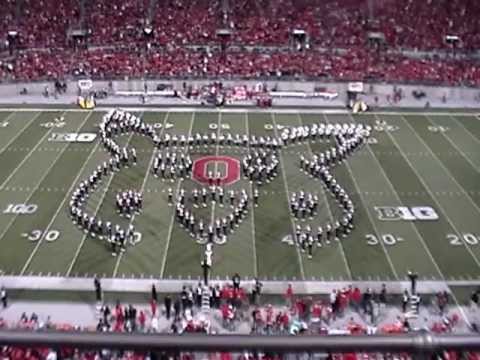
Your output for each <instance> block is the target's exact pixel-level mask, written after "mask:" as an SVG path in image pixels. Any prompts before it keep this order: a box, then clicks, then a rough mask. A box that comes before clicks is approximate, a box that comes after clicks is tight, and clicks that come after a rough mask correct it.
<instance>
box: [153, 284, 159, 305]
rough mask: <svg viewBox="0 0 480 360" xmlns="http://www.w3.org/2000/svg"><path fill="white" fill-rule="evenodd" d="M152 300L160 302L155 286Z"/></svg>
mask: <svg viewBox="0 0 480 360" xmlns="http://www.w3.org/2000/svg"><path fill="white" fill-rule="evenodd" d="M152 300H155V302H158V295H157V288H156V287H155V284H152Z"/></svg>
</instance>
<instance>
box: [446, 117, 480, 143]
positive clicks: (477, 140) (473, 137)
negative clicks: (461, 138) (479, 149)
mask: <svg viewBox="0 0 480 360" xmlns="http://www.w3.org/2000/svg"><path fill="white" fill-rule="evenodd" d="M454 115H457V114H454ZM450 118H451V119H452V120H453V121H455V122H456V123H457V124H458V125H459V126H460V127H462V128H463V130H465V132H466V133H467V134H468V135H469V136H470V137H471V138H472V139H473V140H475V141H476V142H478V143H479V144H480V140H479V139H478V138H477V137H476V136H475V135H474V134H473V133H472V132H471V131H470V130H468V129H467V128H466V127H465V125H463V124H462V122H461V121H460V120H459V119H458V118H457V117H453V116H452V115H450ZM475 119H476V120H477V121H478V117H475Z"/></svg>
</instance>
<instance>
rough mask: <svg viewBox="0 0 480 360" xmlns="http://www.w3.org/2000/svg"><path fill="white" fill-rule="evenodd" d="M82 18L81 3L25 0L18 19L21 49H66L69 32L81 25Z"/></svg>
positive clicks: (65, 0)
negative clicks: (71, 28)
mask: <svg viewBox="0 0 480 360" xmlns="http://www.w3.org/2000/svg"><path fill="white" fill-rule="evenodd" d="M79 16H80V9H79V6H78V1H77V0H55V1H52V0H24V1H23V2H22V7H21V12H20V16H19V18H18V25H19V26H18V29H19V30H20V32H19V33H20V37H19V43H20V46H21V47H26V48H48V47H63V46H66V45H67V43H66V41H67V37H66V34H67V30H68V29H69V27H74V26H76V25H78V23H79V20H80V18H79Z"/></svg>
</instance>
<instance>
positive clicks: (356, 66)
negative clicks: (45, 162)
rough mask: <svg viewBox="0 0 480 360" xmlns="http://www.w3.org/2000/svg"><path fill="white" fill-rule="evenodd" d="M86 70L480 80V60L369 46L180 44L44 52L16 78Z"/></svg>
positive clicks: (26, 61)
mask: <svg viewBox="0 0 480 360" xmlns="http://www.w3.org/2000/svg"><path fill="white" fill-rule="evenodd" d="M79 69H81V70H82V71H84V72H85V73H87V74H90V75H91V76H92V77H93V78H109V77H125V76H129V77H135V76H137V77H138V76H143V75H144V74H146V75H147V76H154V75H155V76H165V77H168V76H197V77H198V76H215V75H221V76H242V77H251V78H259V77H262V76H306V77H324V78H325V79H339V80H368V79H377V80H382V81H397V82H419V81H421V82H425V83H430V84H447V85H468V86H475V85H479V84H480V65H479V64H478V63H475V62H471V61H467V60H445V61H439V60H433V59H412V58H406V57H403V56H398V55H388V56H387V55H378V54H377V53H371V52H367V51H362V50H357V51H350V52H349V53H347V54H343V55H342V54H335V53H328V54H324V53H319V52H315V51H309V52H301V53H299V52H292V53H279V52H277V53H271V54H262V55H260V54H257V53H250V52H235V53H226V54H220V53H213V54H211V56H204V55H203V54H202V53H200V52H194V51H187V50H185V49H183V48H176V49H175V50H172V51H168V52H152V53H148V54H146V55H145V57H144V58H142V57H140V56H138V55H137V54H136V53H131V52H126V51H116V52H114V51H106V50H94V51H81V52H76V53H71V52H69V51H38V52H26V53H24V54H21V55H18V56H17V58H16V62H15V66H14V70H13V73H12V75H13V78H14V79H16V80H38V79H45V78H47V79H48V78H49V79H53V78H56V77H63V76H65V75H72V74H74V72H75V71H76V70H79Z"/></svg>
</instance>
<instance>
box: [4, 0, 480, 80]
mask: <svg viewBox="0 0 480 360" xmlns="http://www.w3.org/2000/svg"><path fill="white" fill-rule="evenodd" d="M82 9H84V11H82ZM479 12H480V5H479V3H478V2H475V1H460V0H455V1H441V2H435V3H433V2H432V1H426V2H425V1H414V0H400V1H394V2H393V1H383V2H382V1H372V2H371V6H369V5H368V2H367V1H365V0H362V1H353V0H328V1H319V0H302V1H294V0H281V1H268V0H262V1H253V0H242V1H236V2H233V3H231V4H230V7H228V6H225V3H224V2H222V1H207V0H195V1H182V0H176V1H149V0H127V1H122V2H121V4H118V3H117V2H111V1H107V0H88V1H87V0H81V1H80V0H57V1H53V0H42V1H32V0H25V1H23V2H20V3H17V4H16V3H15V2H14V1H11V0H9V1H6V3H5V6H4V7H2V9H1V10H0V30H1V31H2V35H1V36H2V38H6V35H5V34H6V31H7V30H12V29H16V30H18V31H19V41H18V46H19V48H22V49H27V51H26V53H18V54H17V55H16V58H15V59H14V63H15V66H14V68H13V70H11V69H10V70H8V69H6V68H5V66H3V67H1V68H2V69H1V70H0V76H1V79H14V80H39V79H45V78H53V77H63V76H68V75H72V74H74V73H77V70H82V71H85V72H87V73H89V74H91V75H92V76H93V77H96V78H108V77H124V76H129V77H138V76H143V75H145V74H146V75H147V76H207V75H208V76H218V75H220V76H241V77H252V78H258V77H262V76H286V75H294V76H306V77H321V78H325V79H338V80H368V79H374V80H381V81H400V82H418V81H421V82H427V83H433V84H439V83H441V84H449V85H476V84H478V77H479V75H478V72H479V70H478V68H479V65H478V63H477V62H476V61H474V60H460V59H456V60H451V59H448V58H447V59H445V58H440V57H438V56H436V54H435V52H434V51H436V50H448V49H451V47H452V45H451V44H448V43H446V41H445V36H446V35H457V36H459V38H460V41H459V42H458V43H457V44H456V48H457V49H458V50H471V49H474V48H478V47H479V46H480V35H479V32H478V31H477V30H478V27H479V20H478V18H479V17H478V16H477V15H478V14H479ZM190 19H195V21H194V22H192V21H190ZM149 24H151V26H152V29H153V36H151V37H145V36H144V32H143V30H144V28H145V26H147V25H149ZM222 28H227V29H230V30H231V34H232V36H231V38H230V40H229V41H228V42H227V44H235V45H241V46H253V45H254V46H257V47H261V46H270V47H273V48H270V50H269V51H268V53H267V54H258V53H252V52H248V51H245V50H241V51H236V52H232V51H228V50H227V52H226V53H219V52H214V53H213V54H208V55H205V54H204V53H202V52H195V51H193V50H191V49H189V48H188V49H187V47H186V46H188V45H192V44H194V45H218V44H219V43H220V40H219V38H218V36H217V34H216V32H217V30H218V29H222ZM72 29H85V30H86V32H87V33H88V34H89V35H88V36H87V41H86V43H87V44H88V46H90V47H91V48H92V47H95V46H101V47H102V48H105V47H107V48H108V49H110V50H105V49H103V50H101V49H98V48H95V49H90V50H89V51H85V50H81V51H80V52H74V51H73V50H71V49H69V47H71V43H70V42H69V39H68V36H67V35H68V31H69V30H72ZM294 29H301V30H305V32H306V33H307V35H308V38H309V43H310V45H309V46H310V50H308V49H307V50H304V51H303V52H297V51H295V50H293V48H292V50H290V51H287V52H285V51H282V52H280V51H278V49H275V47H278V46H283V47H285V46H292V45H293V44H294V42H292V41H291V39H292V37H291V33H292V31H293V30H294ZM370 31H376V32H381V33H383V34H384V36H385V42H386V46H387V49H389V51H388V52H386V51H384V50H379V51H377V50H372V49H370V50H369V48H368V47H367V46H365V45H366V44H367V34H368V33H369V32H370ZM146 41H148V43H150V44H151V45H152V48H151V49H150V51H149V52H148V54H144V53H143V52H142V51H144V50H141V49H145V44H146ZM113 46H115V47H117V48H122V47H123V48H125V47H128V48H129V49H130V51H129V52H126V51H125V50H123V51H122V50H118V51H113V50H111V49H112V47H113ZM131 49H136V50H135V51H131ZM399 49H418V50H423V51H430V53H428V55H427V56H425V55H423V58H419V57H406V56H405V55H403V54H401V53H399V52H398V50H399ZM392 50H393V51H392Z"/></svg>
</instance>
